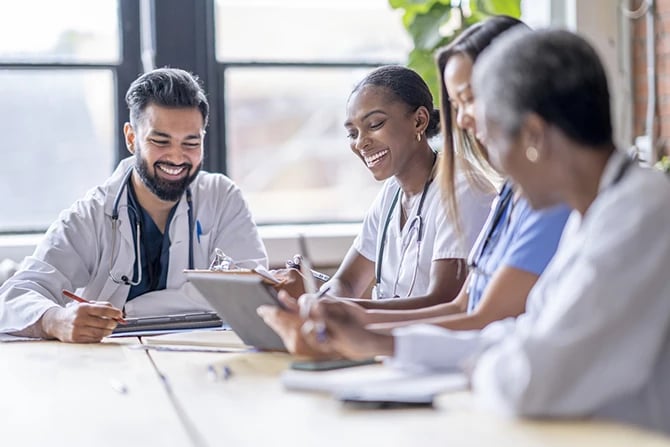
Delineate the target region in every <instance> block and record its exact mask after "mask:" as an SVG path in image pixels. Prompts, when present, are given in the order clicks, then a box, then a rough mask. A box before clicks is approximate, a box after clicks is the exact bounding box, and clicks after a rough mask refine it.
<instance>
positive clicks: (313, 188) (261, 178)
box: [216, 0, 410, 223]
mask: <svg viewBox="0 0 670 447" xmlns="http://www.w3.org/2000/svg"><path fill="white" fill-rule="evenodd" d="M409 49H410V42H409V39H408V37H407V35H406V32H405V30H404V29H403V28H402V23H401V18H400V16H399V15H398V14H396V13H395V12H394V11H393V10H392V9H391V8H390V7H389V6H388V2H387V0H341V1H337V2H318V1H311V0H217V2H216V55H217V58H218V61H219V70H220V73H221V75H220V76H219V79H222V80H223V86H222V88H221V90H222V91H223V98H224V106H223V107H224V114H225V120H224V123H225V124H224V125H225V135H226V156H227V163H226V165H227V173H228V175H229V176H230V177H231V178H232V179H233V180H235V181H236V182H237V183H238V185H239V186H240V187H241V188H242V191H243V192H244V194H245V197H246V198H247V199H248V201H249V203H250V207H251V210H252V212H253V214H254V216H255V218H256V220H257V221H258V222H259V223H277V222H289V221H292V222H296V221H298V222H332V221H355V220H360V219H361V218H362V217H363V215H364V213H365V211H366V210H367V208H368V207H369V206H370V204H371V203H372V201H373V199H374V197H375V195H376V194H377V192H378V191H379V188H380V186H381V185H380V183H378V182H376V181H375V180H374V179H373V178H372V175H371V174H370V173H369V172H368V170H367V168H365V166H364V165H363V163H362V162H361V161H360V160H359V159H358V157H356V156H355V155H354V154H352V153H351V151H350V149H349V145H348V142H347V139H346V132H345V130H344V127H343V123H344V120H345V107H346V100H347V98H348V96H349V93H350V92H351V89H352V88H353V86H354V85H355V84H356V82H357V81H359V80H360V79H362V78H363V77H364V76H365V74H366V73H367V72H369V71H370V70H371V69H372V68H373V67H375V66H377V65H382V64H385V63H401V62H402V61H403V60H404V59H405V57H406V54H407V52H408V51H409Z"/></svg>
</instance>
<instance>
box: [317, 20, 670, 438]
mask: <svg viewBox="0 0 670 447" xmlns="http://www.w3.org/2000/svg"><path fill="white" fill-rule="evenodd" d="M473 87H474V93H475V97H476V117H477V128H478V132H479V138H480V139H481V140H482V141H484V142H485V143H486V144H487V147H488V148H489V154H490V155H491V162H492V163H494V164H495V165H497V166H499V167H500V168H501V169H502V170H503V171H504V172H506V173H508V174H509V175H510V176H511V177H512V178H513V179H514V180H515V181H516V182H517V183H518V184H519V185H520V186H521V187H522V188H523V191H524V193H525V194H526V196H527V198H528V200H529V201H530V203H531V205H532V206H533V207H535V208H546V207H548V206H552V205H554V204H556V203H559V202H565V203H567V204H568V205H570V207H571V208H572V209H573V213H572V215H571V216H570V218H569V220H568V223H567V225H566V229H565V232H564V234H563V237H562V239H561V242H560V244H559V248H558V251H557V252H556V255H555V257H554V258H553V260H552V261H551V262H550V264H549V266H548V267H547V269H546V270H545V272H544V273H543V274H542V276H541V277H540V279H539V280H538V282H537V283H536V285H535V287H534V288H533V289H532V291H531V293H530V295H529V297H528V305H527V309H526V313H525V314H524V315H522V316H521V317H519V318H518V319H517V320H516V321H511V320H505V321H501V322H497V323H493V324H491V325H489V326H487V327H486V328H485V329H484V330H483V331H481V332H453V331H449V330H445V329H441V328H438V327H435V326H427V325H421V326H413V327H407V328H401V329H396V330H395V331H394V333H393V336H386V335H381V334H375V333H371V332H369V331H366V330H365V329H363V328H360V327H359V326H358V325H356V322H355V321H353V320H352V318H351V315H350V314H348V313H346V312H343V310H342V308H341V306H339V305H337V304H331V303H319V304H318V305H317V306H314V307H312V312H311V315H312V318H313V320H317V321H319V322H325V324H326V328H327V331H326V334H325V335H326V336H327V337H328V344H329V345H330V347H331V349H334V350H336V351H338V352H340V353H344V354H345V355H349V356H359V355H362V356H365V355H366V353H365V352H363V351H364V350H366V349H367V350H369V352H374V353H385V354H388V355H391V356H393V363H394V364H395V365H397V366H398V367H403V368H422V369H450V368H454V367H457V366H461V365H463V364H464V362H466V361H467V360H468V359H471V358H472V356H473V355H475V354H479V355H478V356H477V358H476V363H475V367H474V371H473V376H472V384H473V389H474V392H475V394H476V396H477V398H478V400H479V401H480V402H481V403H483V404H484V405H486V406H489V407H493V408H494V409H497V410H499V411H501V412H504V413H508V414H515V415H522V416H534V417H535V416H541V417H602V418H609V419H615V420H618V421H622V422H627V423H633V424H639V425H643V426H646V427H649V428H652V429H656V430H661V431H664V432H666V433H670V299H669V297H670V281H669V280H668V266H669V265H670V237H668V234H667V230H668V228H670V212H669V211H668V204H670V182H668V180H667V178H665V177H664V176H663V175H662V174H660V173H658V172H655V171H652V170H648V169H643V168H640V167H638V166H636V165H635V164H634V163H633V162H631V161H630V160H628V159H627V158H626V157H625V155H624V154H622V153H620V152H619V151H617V150H616V149H615V146H614V143H613V140H612V126H611V121H610V119H611V118H610V108H609V107H610V98H609V92H608V88H607V80H606V76H605V71H604V69H603V66H602V64H601V63H600V61H599V59H598V56H597V55H596V53H595V51H594V50H593V49H592V48H591V47H590V46H589V45H588V44H587V43H586V42H585V41H584V40H583V39H582V38H580V37H578V36H576V35H574V34H571V33H569V32H567V31H541V32H527V31H511V32H510V33H509V34H508V35H505V36H503V37H501V38H500V40H499V41H497V42H495V43H494V44H493V46H492V49H490V50H488V51H487V52H486V53H484V55H483V56H482V57H481V58H480V60H479V61H478V62H477V63H476V64H475V73H474V85H473ZM312 327H318V325H316V324H312ZM312 335H314V334H312ZM321 335H322V336H323V334H321ZM308 341H310V342H311V343H316V338H315V337H314V336H312V337H309V338H308Z"/></svg>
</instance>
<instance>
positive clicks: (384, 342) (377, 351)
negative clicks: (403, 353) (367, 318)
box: [361, 332, 394, 358]
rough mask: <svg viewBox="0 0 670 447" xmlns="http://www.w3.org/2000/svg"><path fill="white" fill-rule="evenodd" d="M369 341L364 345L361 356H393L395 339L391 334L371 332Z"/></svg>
mask: <svg viewBox="0 0 670 447" xmlns="http://www.w3.org/2000/svg"><path fill="white" fill-rule="evenodd" d="M370 334H371V336H370V337H369V338H368V341H367V343H364V344H363V345H362V348H363V349H362V350H361V358H370V357H375V356H378V355H385V356H392V355H393V348H394V340H393V336H391V335H384V334H377V333H374V332H371V333H370Z"/></svg>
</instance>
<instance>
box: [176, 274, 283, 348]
mask: <svg viewBox="0 0 670 447" xmlns="http://www.w3.org/2000/svg"><path fill="white" fill-rule="evenodd" d="M184 274H185V275H186V278H187V279H188V281H189V282H190V283H191V284H192V285H193V286H194V287H195V288H196V289H197V290H198V292H200V294H201V295H202V296H203V297H204V298H205V299H206V300H207V302H208V303H209V304H210V305H211V306H212V308H213V309H214V310H215V311H216V313H217V314H218V315H219V316H220V317H221V319H222V320H223V321H224V322H225V323H227V324H228V325H229V326H230V327H231V329H232V330H233V331H235V333H236V334H237V335H238V336H239V337H240V339H242V341H243V342H244V343H245V344H246V345H249V346H254V347H256V348H258V349H261V350H267V351H286V346H284V342H283V341H282V339H281V338H280V337H279V336H278V335H277V333H276V332H275V331H274V330H272V329H271V328H270V327H269V326H268V325H266V324H265V322H264V321H263V319H262V318H261V317H260V316H258V314H257V313H256V309H258V307H259V306H261V305H263V304H269V305H272V306H279V307H282V305H281V303H280V302H279V300H278V299H277V290H276V289H275V286H277V285H280V284H282V282H280V281H277V280H276V279H274V278H272V279H270V278H267V277H266V276H265V275H262V274H259V273H258V272H257V271H254V270H248V271H245V270H224V271H212V270H185V271H184Z"/></svg>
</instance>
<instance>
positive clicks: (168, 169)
mask: <svg viewBox="0 0 670 447" xmlns="http://www.w3.org/2000/svg"><path fill="white" fill-rule="evenodd" d="M156 167H157V168H158V169H160V170H161V171H163V172H165V173H166V174H168V175H172V176H177V175H179V174H181V173H182V172H184V170H185V169H186V166H167V165H163V164H159V165H157V166H156Z"/></svg>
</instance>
